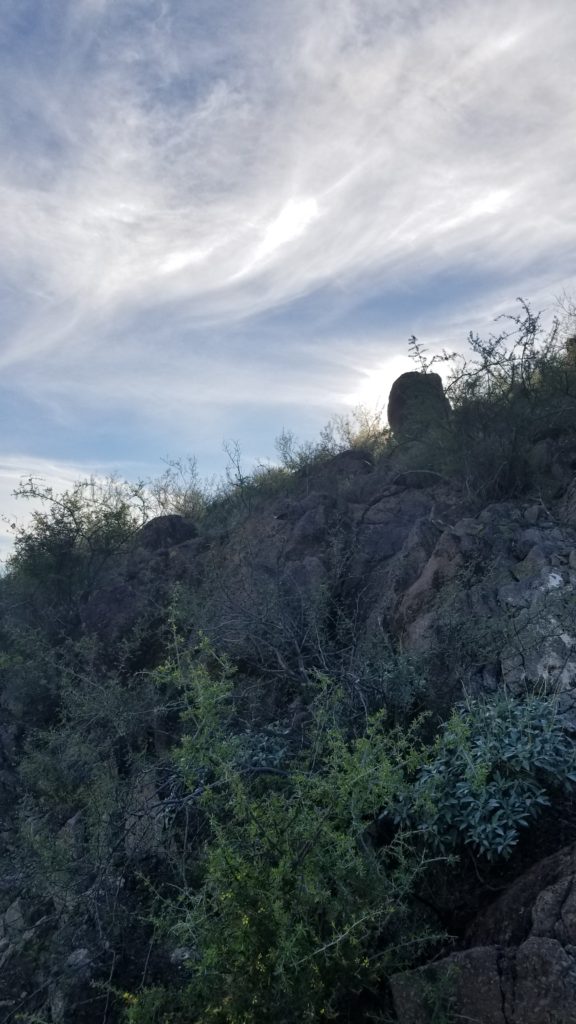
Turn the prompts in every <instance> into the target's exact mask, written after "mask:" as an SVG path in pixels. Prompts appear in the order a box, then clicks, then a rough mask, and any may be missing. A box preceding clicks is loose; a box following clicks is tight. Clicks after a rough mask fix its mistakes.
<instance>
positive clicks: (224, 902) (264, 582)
mask: <svg viewBox="0 0 576 1024" xmlns="http://www.w3.org/2000/svg"><path fill="white" fill-rule="evenodd" d="M568 313H569V315H568V318H567V321H566V323H563V324H562V325H561V324H560V323H557V322H555V323H554V324H553V325H552V328H551V329H550V330H549V331H543V329H542V327H541V324H540V320H539V317H538V316H535V315H534V314H533V313H532V311H531V310H530V308H529V307H528V306H527V305H526V304H524V303H521V304H520V307H519V313H518V315H517V316H515V317H513V318H507V319H506V320H505V322H504V324H503V326H504V330H503V331H502V332H501V333H499V334H497V335H495V336H494V337H491V338H490V339H489V340H488V341H485V340H482V339H480V338H478V337H475V336H470V339H469V342H470V354H469V356H468V357H467V358H457V357H454V356H450V355H449V354H446V355H445V356H444V357H443V358H444V359H445V360H446V364H447V366H449V367H450V371H449V375H448V378H447V381H446V385H445V391H446V395H447V397H448V399H449V402H450V407H451V411H450V413H449V415H447V416H446V417H445V419H444V420H441V421H440V420H438V421H434V422H432V421H430V419H427V416H426V410H425V409H421V410H420V412H419V413H418V414H416V413H415V414H414V417H413V422H412V429H411V431H410V435H409V436H404V437H403V436H396V437H395V436H393V435H392V434H391V432H390V430H389V429H388V428H387V426H386V425H385V424H384V423H383V422H382V417H381V416H379V415H378V414H374V415H372V414H369V413H366V412H362V411H359V412H358V413H357V414H355V416H353V417H352V418H351V419H342V418H340V419H337V420H335V421H333V422H332V423H331V424H329V425H328V427H327V428H326V430H325V431H324V432H323V433H322V435H321V437H320V440H319V441H318V442H316V443H314V444H300V443H298V442H297V440H296V439H295V438H294V437H293V436H292V435H290V434H288V433H286V434H284V435H282V437H281V438H279V439H278V441H277V451H278V458H277V461H276V462H275V463H274V464H266V465H261V466H259V467H257V468H256V469H255V470H254V471H252V472H250V473H248V472H245V471H244V469H243V467H242V460H241V455H240V451H239V449H238V448H237V446H234V445H231V446H229V448H228V460H229V461H228V470H227V474H226V479H225V480H224V481H223V482H220V483H218V484H214V483H212V484H210V485H207V484H204V483H202V482H201V481H200V480H199V479H198V477H197V474H196V472H195V466H194V462H193V460H191V461H190V463H189V464H187V465H182V464H174V465H171V466H170V467H169V468H168V470H167V472H166V473H165V474H164V476H163V477H162V478H161V479H160V480H157V481H155V482H153V483H145V484H144V483H142V484H137V485H129V484H125V483H121V482H119V481H115V480H111V481H108V482H107V483H105V484H100V483H95V482H94V481H92V482H80V483H78V484H77V485H76V486H75V487H73V488H72V489H71V490H70V491H69V492H68V493H66V494H63V495H56V494H54V493H53V492H52V491H50V490H49V489H43V488H42V487H41V485H40V484H39V483H38V482H36V481H33V480H31V481H29V482H28V483H27V484H26V485H24V486H23V487H22V489H21V495H22V497H23V498H26V497H29V498H34V499H35V500H38V499H39V498H40V499H42V507H41V508H40V510H37V511H35V512H34V513H33V515H32V519H31V523H30V525H29V526H27V527H25V528H23V529H20V530H19V531H17V533H16V536H15V546H14V552H13V554H12V556H11V558H10V559H9V562H8V565H7V568H6V572H5V573H4V575H3V577H2V578H1V579H0V813H1V816H2V826H1V837H0V1007H1V1010H0V1016H1V1018H2V1020H5V1021H7V1022H8V1021H9V1022H16V1021H27V1022H30V1024H32V1022H36V1024H49V1022H52V1024H68V1022H70V1024H82V1022H85V1024H112V1022H125V1024H268V1022H271V1021H274V1022H276V1024H301V1022H310V1024H312V1022H314V1024H316V1022H320V1021H323V1020H334V1021H336V1022H340V1024H343V1022H363V1021H366V1022H367V1021H382V1022H385V1021H389V1022H392V1021H394V1020H399V1021H400V1022H401V1024H402V1022H403V1024H426V1022H428V1024H442V1022H449V1021H451V1020H459V1019H462V1014H463V1012H464V1011H463V1009H462V1007H463V1006H464V1009H465V1010H466V1007H467V1006H468V1004H464V1003H463V1002H462V1000H463V999H466V998H470V996H469V994H466V993H464V995H463V994H462V992H461V991H460V987H459V980H458V978H459V976H458V971H459V970H461V969H462V964H464V963H465V964H466V965H469V961H468V960H466V961H465V960H463V959H462V958H463V957H467V956H469V953H470V954H474V955H475V953H474V951H475V949H476V948H477V947H478V948H480V947H482V948H483V949H484V948H489V947H490V948H492V946H493V947H494V948H496V947H497V948H498V949H501V948H505V949H506V950H508V951H510V952H507V953H506V956H508V957H509V962H510V964H511V963H512V959H510V958H512V957H514V958H516V959H514V961H513V962H514V965H515V966H514V968H513V969H512V967H510V969H508V968H506V970H504V968H502V967H501V959H500V960H498V962H497V963H496V960H495V961H494V962H495V963H496V966H495V967H494V970H495V971H496V972H497V974H498V978H499V979H500V980H499V982H498V984H500V985H501V987H502V992H503V993H504V995H503V996H502V1007H505V1004H506V998H508V997H507V996H506V992H508V991H512V990H511V989H510V990H509V989H507V988H506V985H514V986H516V987H515V989H514V993H515V994H514V1000H513V1002H514V1005H515V1007H516V1009H515V1010H513V1011H512V1010H510V1011H509V1012H508V1011H506V1013H507V1015H506V1016H502V1024H504V1021H506V1022H507V1024H530V1022H531V1021H532V1019H533V1020H534V1022H535V1024H537V1018H536V1017H534V1018H531V1017H530V1016H529V1011H528V1010H526V1011H525V1010H523V1009H522V1006H524V1003H523V1002H522V1000H523V999H524V1000H525V1004H526V1006H528V1005H529V1004H531V1005H536V1002H535V999H536V997H534V996H533V995H531V996H530V998H529V997H528V995H526V992H528V989H526V990H525V989H523V988H522V985H523V984H524V981H523V977H524V975H523V974H522V969H521V966H520V965H521V960H520V954H519V953H518V954H517V952H516V951H517V950H523V949H524V948H525V946H526V942H527V941H530V942H532V943H534V942H536V940H537V938H538V940H539V941H540V943H541V945H540V946H538V948H537V950H536V947H534V949H533V956H536V955H538V956H540V957H543V956H544V955H545V952H546V950H545V949H544V946H542V943H543V942H556V943H557V944H558V950H560V953H561V955H562V956H563V957H566V958H568V960H570V957H572V961H573V960H574V958H573V956H572V953H571V952H570V951H571V950H572V951H573V949H574V948H575V945H574V944H576V937H574V938H573V939H571V938H570V934H569V932H570V927H571V926H569V924H567V923H566V921H567V918H562V922H563V923H562V928H564V931H562V930H561V928H560V926H557V922H556V923H555V924H554V928H555V929H556V930H555V931H554V934H553V936H552V932H550V936H552V937H548V932H546V931H542V929H540V932H535V933H534V935H535V936H536V938H535V937H534V935H533V934H532V933H530V934H529V926H528V924H526V930H525V932H524V933H522V935H521V934H520V933H519V932H518V933H516V932H514V935H513V934H512V931H511V930H510V928H511V925H510V927H509V920H508V918H506V915H505V914H504V912H502V915H501V920H500V918H499V917H498V913H499V912H497V911H496V910H494V909H492V910H491V911H490V912H491V913H492V917H491V918H490V921H499V922H500V923H499V924H498V925H496V924H490V928H492V931H490V932H489V928H488V924H486V921H485V919H484V918H483V917H482V915H483V914H484V913H485V911H486V908H487V907H491V908H494V907H497V906H498V907H499V906H500V905H501V904H500V903H498V902H497V901H498V900H501V899H503V898H505V897H506V895H507V894H508V893H509V892H512V891H513V886H514V885H518V884H524V882H523V881H522V879H524V878H525V877H528V876H527V875H526V872H527V871H528V872H529V871H530V870H532V871H534V870H535V868H534V866H535V865H536V866H537V865H538V864H540V863H541V862H543V858H547V857H548V858H550V857H555V856H557V855H558V851H560V850H564V848H568V847H570V844H572V843H573V842H574V841H575V840H576V814H575V806H574V795H575V789H576V745H575V742H574V730H575V729H576V656H575V655H574V653H573V649H574V650H576V606H575V591H574V584H575V582H576V486H575V482H574V481H575V471H576V340H575V337H576V336H575V335H574V334H573V329H574V324H575V317H574V315H573V311H570V310H569V311H568ZM412 351H413V354H414V356H415V358H416V360H417V363H418V368H419V369H420V370H421V371H422V372H424V373H426V372H430V370H431V369H432V366H433V363H434V362H435V361H427V360H426V353H425V352H424V351H423V350H422V349H421V348H420V346H419V345H418V343H417V341H416V339H413V341H412ZM563 855H564V854H563ZM546 863H548V862H546ZM562 863H564V862H562ZM546 870H547V871H548V874H545V879H546V880H547V881H546V885H548V884H549V885H552V882H551V881H550V879H551V878H552V873H551V872H552V868H549V869H546ZM555 870H556V869H555ZM558 870H560V869H558ZM562 870H563V871H564V867H563V868H562ZM566 870H568V869H566ZM570 870H572V868H570ZM530 877H531V876H530ZM539 877H540V881H541V884H542V886H544V881H542V879H543V878H544V875H540V876H539ZM556 877H557V876H556V875H554V879H556ZM558 877H560V876H558ZM566 877H567V876H566ZM562 878H564V875H562ZM516 880H520V882H518V881H516ZM554 884H556V882H555V883H554ZM502 905H503V904H502ZM526 905H528V904H526ZM558 913H559V914H560V910H559V911H558ZM509 916H510V915H509ZM575 919H576V918H575ZM486 920H488V919H486ZM558 920H560V917H559V918H558ZM555 921H556V919H555ZM542 927H543V926H542ZM550 927H552V926H550ZM482 929H484V930H483V931H482ZM498 929H500V930H499V931H498ZM506 929H508V931H507V930H506ZM488 934H489V935H490V937H489V939H488V938H486V936H488ZM480 935H483V936H484V938H483V939H482V941H480V940H479V938H478V936H480ZM523 943H524V945H522V944H523ZM571 943H572V944H571ZM550 948H551V947H550ZM546 949H548V947H546ZM535 950H536V951H535ZM543 951H544V952H543ZM560 953H558V951H556V952H554V956H555V957H556V960H558V956H559V955H560ZM499 955H500V954H499ZM546 955H547V954H546ZM551 955H552V954H551ZM458 957H460V958H461V959H460V960H459V959H458ZM572 961H570V964H569V965H568V967H566V968H565V969H564V968H563V970H564V975H563V978H564V981H563V982H562V984H563V985H564V988H563V989H562V992H561V994H560V995H559V996H557V993H556V989H555V988H554V985H555V984H556V982H555V980H554V977H553V976H552V974H550V975H549V976H548V975H547V976H546V977H547V978H548V980H547V981H546V982H545V983H544V982H543V986H544V987H543V988H542V992H540V994H539V996H538V998H540V999H541V1000H544V1001H543V1002H541V1003H539V1004H538V1006H540V1009H539V1010H535V1011H534V1012H538V1013H540V1017H539V1018H538V1020H539V1021H544V1020H552V1019H554V1020H557V1021H558V1022H560V1024H562V1022H564V1021H565V1022H566V1024H568V1022H569V1021H574V1020H575V1019H576V980H575V981H574V985H573V988H570V985H571V984H572V982H571V981H566V978H572V976H573V977H574V979H576V961H574V963H572ZM471 962H472V961H470V963H471ZM506 962H507V963H508V961H506ZM532 962H533V963H534V962H535V961H532ZM538 962H539V963H540V961H538ZM543 962H544V961H542V963H543ZM483 963H484V962H483ZM562 963H564V961H562ZM429 964H433V965H439V964H440V965H444V964H446V965H447V967H446V970H444V969H443V968H442V969H439V968H437V966H436V967H434V969H433V970H432V969H429V968H428V966H427V965H429ZM485 969H487V968H485V965H484V966H483V967H482V970H485ZM466 970H468V966H466ZM478 970H480V968H478ZM542 970H544V969H542ZM570 971H572V972H573V974H570ZM409 972H413V973H409ZM535 973H536V975H537V974H538V970H536V972H535V971H534V969H532V972H531V975H530V971H529V970H528V969H526V979H527V980H526V982H525V984H526V985H529V984H530V983H533V977H534V975H535ZM529 976H531V977H532V982H530V980H529ZM478 977H479V978H480V979H481V978H482V977H483V975H482V974H479V975H478ZM406 978H411V979H413V980H412V981H411V982H410V984H409V986H408V989H407V988H406V984H405V979H406ZM510 979H512V980H510ZM480 983H481V982H479V984H480ZM468 988H470V986H469V985H468ZM415 992H416V993H417V994H416V995H414V993H415ZM510 998H511V997H510ZM546 1000H548V1002H546ZM555 1000H556V1002H555ZM506 1005H507V1004H506ZM510 1005H511V1003H510ZM563 1006H564V1007H567V1009H565V1010H563V1009H562V1007H563ZM542 1007H544V1010H542ZM559 1007H560V1009H558V1008H559ZM497 1012H500V1011H499V1010H498V1009H496V1010H495V1011H494V1013H495V1014H496V1013H497ZM530 1012H532V1011H530ZM502 1013H503V1014H504V1009H502ZM544 1013H546V1014H548V1016H545V1015H544ZM563 1013H564V1016H562V1014H563ZM514 1014H515V1015H514ZM553 1014H556V1016H555V1017H554V1016H553ZM2 1015H3V1016H2ZM486 1019H488V1018H486ZM490 1020H495V1021H499V1018H498V1017H497V1016H493V1017H490Z"/></svg>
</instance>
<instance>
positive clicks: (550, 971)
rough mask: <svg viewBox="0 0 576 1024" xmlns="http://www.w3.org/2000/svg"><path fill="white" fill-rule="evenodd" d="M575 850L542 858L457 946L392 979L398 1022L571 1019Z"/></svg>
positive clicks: (541, 1023)
mask: <svg viewBox="0 0 576 1024" xmlns="http://www.w3.org/2000/svg"><path fill="white" fill-rule="evenodd" d="M575 881H576V847H575V846H570V847H567V848H565V849H563V850H560V851H559V852H558V853H556V854H553V855H552V856H551V857H546V858H545V859H544V860H542V861H540V862H539V863H538V864H536V865H534V866H533V867H532V868H531V869H530V870H529V871H527V872H525V873H524V874H523V875H522V876H521V877H520V878H518V879H517V880H516V882H514V883H513V884H512V885H511V886H510V887H509V889H507V890H506V892H505V893H504V894H503V895H502V896H500V897H499V898H498V899H497V900H496V901H495V902H494V903H493V904H492V905H491V906H490V907H488V908H487V909H486V910H485V911H482V912H481V913H480V914H479V915H478V917H477V918H476V920H475V921H474V922H473V923H472V924H471V925H470V927H469V929H468V932H467V934H466V938H465V942H466V943H467V944H468V945H469V946H470V948H468V949H464V950H459V951H458V952H456V953H453V954H451V955H450V956H447V957H444V959H442V960H439V961H437V962H436V963H434V964H430V965H427V966H425V967H421V968H418V969H417V970H414V971H406V972H403V973H402V974H398V975H396V976H395V977H393V978H392V979H391V988H392V995H393V999H394V1006H395V1010H396V1014H397V1017H398V1020H399V1021H401V1022H402V1024H432V1022H433V1021H434V1020H436V1019H438V1018H437V1017H435V1016H434V1014H435V1013H437V1012H438V1010H439V1009H440V1008H441V1009H443V1010H445V1011H446V1012H450V1013H451V1014H452V1015H453V1016H452V1017H450V1018H449V1019H454V1020H470V1021H482V1024H576V944H575V943H576V887H575Z"/></svg>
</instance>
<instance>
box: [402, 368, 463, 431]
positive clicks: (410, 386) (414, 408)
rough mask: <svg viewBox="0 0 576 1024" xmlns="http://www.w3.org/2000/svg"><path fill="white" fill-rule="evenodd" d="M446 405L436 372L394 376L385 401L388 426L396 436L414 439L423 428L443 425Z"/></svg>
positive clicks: (447, 412)
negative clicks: (386, 402)
mask: <svg viewBox="0 0 576 1024" xmlns="http://www.w3.org/2000/svg"><path fill="white" fill-rule="evenodd" d="M449 416H450V403H449V401H448V399H447V398H446V395H445V394H444V386H443V384H442V378H441V377H440V376H439V375H438V374H437V373H419V372H418V371H411V372H409V373H403V374H402V375H401V376H400V377H398V378H397V379H396V380H395V381H394V383H393V385H392V389H391V391H390V397H389V399H388V423H389V424H390V428H391V430H392V432H393V433H394V434H395V435H396V436H397V437H405V438H406V439H410V440H412V439H417V438H420V437H422V436H423V435H424V434H425V433H426V431H427V429H428V428H429V427H431V426H435V425H438V424H442V423H447V422H448V418H449Z"/></svg>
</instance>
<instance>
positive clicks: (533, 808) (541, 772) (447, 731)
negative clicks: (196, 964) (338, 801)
mask: <svg viewBox="0 0 576 1024" xmlns="http://www.w3.org/2000/svg"><path fill="white" fill-rule="evenodd" d="M575 786H576V744H575V743H574V741H573V739H572V738H571V736H570V735H569V734H568V732H567V731H566V728H565V726H564V725H563V723H562V721H561V719H560V718H559V717H558V715H557V712H556V703H555V701H554V699H553V698H551V697H546V696H531V697H528V698H526V699H525V700H515V699H512V698H507V697H505V696H504V697H499V698H497V699H496V700H475V701H473V700H471V701H469V702H468V703H467V704H465V705H461V706H459V707H457V708H456V709H455V710H454V711H453V713H452V715H451V717H450V719H449V720H448V722H446V723H445V724H444V725H443V726H442V727H441V729H440V733H439V736H438V738H437V740H436V741H435V743H434V744H433V745H432V747H431V748H430V750H429V751H428V752H427V757H426V760H425V761H424V762H423V764H422V766H421V767H420V768H419V770H418V772H417V773H416V775H415V777H414V779H413V780H412V781H411V784H410V785H409V786H408V787H407V788H406V789H405V791H404V793H403V795H402V797H401V798H400V799H399V800H398V801H397V803H396V807H395V809H394V812H393V816H394V820H395V821H396V822H397V823H398V824H401V825H402V826H403V827H410V828H413V829H416V830H418V832H420V834H421V835H422V839H423V841H424V842H425V844H426V845H431V846H432V848H434V849H438V850H440V851H442V852H444V853H448V852H449V851H451V850H454V849H458V848H459V847H461V846H462V845H463V844H464V845H468V846H471V847H472V848H473V849H474V850H475V851H476V852H477V853H478V854H481V855H483V856H484V857H486V858H487V859H488V860H490V861H494V860H496V859H497V858H500V857H504V858H506V857H509V856H510V854H511V853H512V851H513V849H514V847H515V846H516V845H517V843H518V841H519V839H520V832H521V830H522V829H525V828H526V827H527V826H528V825H529V824H530V822H532V821H534V820H535V819H536V818H537V817H538V816H539V815H540V814H541V813H542V811H543V809H544V808H546V807H548V806H549V805H550V803H551V797H552V795H553V794H555V793H557V792H558V791H562V790H567V791H569V792H572V791H573V790H574V788H575Z"/></svg>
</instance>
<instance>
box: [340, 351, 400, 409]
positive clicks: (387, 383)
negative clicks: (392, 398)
mask: <svg viewBox="0 0 576 1024" xmlns="http://www.w3.org/2000/svg"><path fill="white" fill-rule="evenodd" d="M415 369H416V367H415V365H414V363H413V361H412V360H411V359H410V358H409V357H408V356H401V355H398V356H393V357H392V359H387V360H386V362H385V363H380V365H378V366H376V367H371V368H366V367H362V368H359V369H358V370H357V373H358V374H359V376H360V381H359V383H358V386H357V387H356V389H355V390H354V391H353V392H351V393H350V394H349V395H345V396H344V401H345V402H346V405H349V406H352V407H354V406H357V405H365V406H367V408H369V409H376V408H378V409H384V410H385V409H386V406H387V404H388V395H389V394H390V388H391V387H392V385H393V383H394V381H395V380H396V378H397V377H399V376H400V374H401V373H406V372H407V371H408V370H415Z"/></svg>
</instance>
